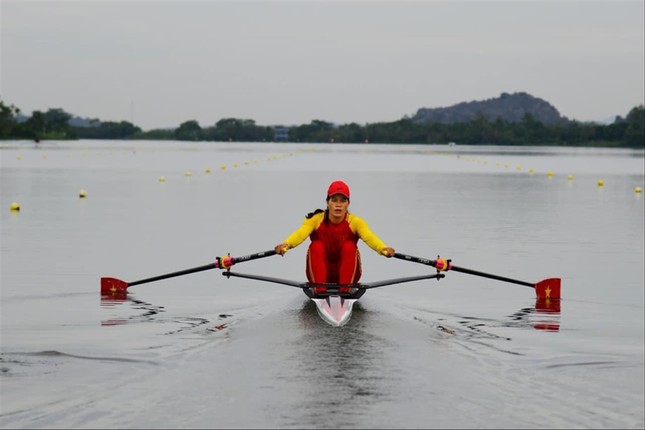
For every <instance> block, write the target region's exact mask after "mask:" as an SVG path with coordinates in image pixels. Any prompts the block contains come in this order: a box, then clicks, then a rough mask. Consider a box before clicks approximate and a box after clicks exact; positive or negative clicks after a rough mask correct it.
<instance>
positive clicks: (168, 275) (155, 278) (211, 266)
mask: <svg viewBox="0 0 645 430" xmlns="http://www.w3.org/2000/svg"><path fill="white" fill-rule="evenodd" d="M215 268H217V263H210V264H205V265H203V266H199V267H193V268H192V269H186V270H180V271H178V272H172V273H166V274H165V275H159V276H153V277H152V278H146V279H141V280H139V281H134V282H128V285H129V286H132V285H139V284H145V283H147V282H154V281H160V280H162V279H168V278H174V277H175V276H181V275H188V274H189V273H195V272H201V271H203V270H210V269H215Z"/></svg>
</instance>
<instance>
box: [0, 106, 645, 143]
mask: <svg viewBox="0 0 645 430" xmlns="http://www.w3.org/2000/svg"><path fill="white" fill-rule="evenodd" d="M19 114H20V109H18V108H16V107H15V106H13V105H9V106H8V105H5V104H4V103H3V101H2V100H1V99H0V139H28V140H35V141H40V140H62V139H117V140H118V139H124V140H125V139H127V140H136V139H141V140H180V141H216V142H227V141H231V142H275V141H287V142H312V143H314V142H318V143H319V142H335V143H395V144H396V143H399V144H423V143H428V144H442V143H450V142H456V143H459V144H463V145H481V144H487V145H545V146H552V145H560V146H604V147H629V148H643V147H644V146H645V110H644V108H643V105H639V106H636V107H634V108H633V109H631V110H630V111H629V113H628V114H627V116H626V117H625V118H622V117H620V116H617V117H616V118H615V120H614V122H613V123H611V124H607V125H603V124H596V123H582V122H578V121H569V122H567V123H566V124H562V125H545V124H543V123H542V122H540V121H538V120H536V119H535V117H533V115H531V114H530V113H526V114H525V115H524V117H523V119H522V121H519V122H509V121H505V120H503V119H500V118H496V119H494V120H489V119H488V118H487V117H486V115H485V114H483V113H481V114H479V115H478V116H477V117H476V118H474V119H473V120H471V121H468V122H463V123H456V124H443V123H439V122H417V121H414V120H412V119H411V118H409V117H407V116H406V117H404V118H401V119H399V120H396V121H392V122H377V123H371V124H365V125H360V124H357V123H349V124H341V125H335V124H333V123H331V122H327V121H321V120H313V121H311V123H309V124H302V125H297V126H291V127H273V126H260V125H257V124H256V123H255V121H254V120H252V119H238V118H224V119H220V120H219V121H217V122H216V123H215V124H214V125H212V126H207V127H202V126H201V125H200V124H199V122H197V121H195V120H189V121H185V122H183V123H181V124H180V125H179V127H177V128H176V129H153V130H149V131H143V130H142V129H141V128H140V127H137V126H136V125H134V124H132V123H130V122H128V121H121V122H113V121H100V120H98V119H96V120H91V121H90V123H89V124H88V126H73V125H70V120H71V119H72V115H71V114H69V113H67V112H65V111H64V110H63V109H61V108H52V109H48V110H47V111H45V112H41V111H34V112H33V113H32V115H31V116H30V117H28V118H27V119H26V120H25V121H19V120H18V115H19Z"/></svg>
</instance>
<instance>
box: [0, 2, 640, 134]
mask: <svg viewBox="0 0 645 430" xmlns="http://www.w3.org/2000/svg"><path fill="white" fill-rule="evenodd" d="M643 5H644V2H643V1H642V0H633V1H620V0H609V1H583V0H561V1H549V0H542V1H529V0H506V1H486V0H477V1H475V0H472V1H468V0H452V1H438V0H426V1H422V0H417V1H404V0H390V1H370V0H355V1H328V0H291V1H270V0H256V1H252V0H236V1H224V0H200V1H193V0H181V1H179V0H176V1H171V0H166V1H158V0H139V1H126V0H111V1H98V0H85V1H81V0H76V1H58V0H43V1H36V0H0V26H1V29H0V98H1V99H2V101H3V103H4V104H5V105H14V106H15V107H17V108H19V109H20V110H21V111H22V112H23V114H26V115H31V113H32V112H33V111H34V110H40V111H46V110H48V109H50V108H61V109H63V110H65V111H66V112H68V113H70V114H72V115H73V116H79V117H83V118H97V119H99V120H101V121H129V122H132V123H134V124H135V125H138V126H139V127H141V128H142V129H143V130H151V129H154V128H176V127H178V126H179V125H180V124H181V123H183V122H185V121H189V120H196V121H198V122H199V124H200V125H201V126H202V127H209V126H213V125H214V124H215V123H216V122H217V121H219V120H220V119H223V118H238V119H251V120H254V121H255V122H256V123H257V124H258V125H300V124H308V123H310V122H311V121H313V120H321V121H328V122H333V123H336V124H349V123H352V122H355V123H358V124H366V123H374V122H390V121H396V120H398V119H401V118H403V117H405V116H413V115H414V114H415V113H416V112H417V110H418V109H420V108H437V107H447V106H452V105H454V104H457V103H461V102H468V101H474V100H486V99H491V98H496V97H499V96H500V94H501V93H504V92H505V93H514V92H526V93H528V94H530V95H532V96H534V97H539V98H541V99H543V100H545V101H547V102H549V103H551V104H552V105H553V106H554V107H555V108H556V109H557V110H558V111H559V112H560V114H561V115H563V116H566V117H567V118H569V119H573V120H578V121H606V120H608V119H612V120H613V118H615V116H616V115H620V116H623V117H624V116H626V115H627V114H628V113H629V111H630V110H631V109H632V108H634V107H635V106H638V105H641V104H643V103H644V101H643V99H644V84H643V81H644V76H645V72H644V42H643V40H644V35H645V34H644V24H643V21H644V18H643V16H644V6H643Z"/></svg>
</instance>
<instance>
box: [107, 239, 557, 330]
mask: <svg viewBox="0 0 645 430" xmlns="http://www.w3.org/2000/svg"><path fill="white" fill-rule="evenodd" d="M272 255H276V252H275V251H274V250H269V251H263V252H258V253H255V254H250V255H245V256H242V257H231V256H227V257H217V259H216V261H215V262H213V263H209V264H206V265H203V266H198V267H194V268H192V269H186V270H180V271H178V272H172V273H167V274H164V275H159V276H154V277H152V278H147V279H142V280H139V281H134V282H125V281H122V280H120V279H117V278H110V277H102V278H101V295H102V296H104V297H111V298H115V297H125V296H126V294H127V289H128V287H131V286H133V285H139V284H144V283H147V282H153V281H159V280H162V279H167V278H172V277H175V276H181V275H187V274H189V273H195V272H200V271H203V270H210V269H222V270H223V272H222V275H224V276H226V277H227V278H230V277H231V276H232V277H237V278H245V279H254V280H257V281H265V282H273V283H277V284H282V285H288V286H290V287H295V288H300V289H301V290H302V291H303V292H304V293H305V294H306V295H307V297H309V298H310V299H311V300H312V301H313V302H314V303H315V304H316V309H317V310H318V314H319V315H320V317H321V318H322V319H323V320H324V321H325V322H327V323H329V324H331V325H333V326H336V327H340V326H342V325H344V324H346V323H347V322H348V321H349V319H350V318H351V315H352V309H353V306H354V303H356V301H357V300H358V299H359V298H360V297H361V296H362V295H363V294H365V292H366V291H367V290H369V289H371V288H378V287H384V286H386V285H395V284H402V283H404V282H413V281H421V280H425V279H437V280H439V279H441V278H443V277H445V275H444V274H443V273H440V272H441V271H448V270H450V271H455V272H461V273H467V274H469V275H475V276H481V277H484V278H489V279H495V280H498V281H503V282H510V283H513V284H518V285H524V286H526V287H530V288H533V289H534V290H535V294H536V297H537V299H538V301H540V302H541V303H542V304H544V307H546V308H550V307H551V303H552V302H553V303H555V304H557V305H558V306H559V300H560V286H561V279H560V278H548V279H544V280H542V281H539V282H536V283H532V282H526V281H520V280H517V279H511V278H507V277H504V276H499V275H493V274H490V273H484V272H480V271H477V270H472V269H467V268H465V267H459V266H454V265H453V264H452V262H451V260H446V259H443V258H437V260H430V259H427V258H420V257H415V256H412V255H407V254H399V253H395V254H394V255H393V257H394V258H398V259H401V260H405V261H410V262H414V263H419V264H423V265H426V266H432V267H434V268H435V269H436V270H437V273H433V274H427V275H419V276H408V277H405V278H395V279H387V280H384V281H378V282H370V283H358V284H350V285H339V284H312V283H309V282H297V281H291V280H288V279H282V278H272V277H269V276H261V275H252V274H248V273H239V272H232V271H231V267H232V266H233V265H234V264H236V263H242V262H246V261H250V260H255V259H258V258H264V257H269V256H272ZM319 287H324V290H325V292H324V293H316V291H319V290H320V288H319ZM348 287H349V292H345V291H346V289H347V288H348ZM341 289H342V290H343V291H342V292H341ZM541 306H542V305H541Z"/></svg>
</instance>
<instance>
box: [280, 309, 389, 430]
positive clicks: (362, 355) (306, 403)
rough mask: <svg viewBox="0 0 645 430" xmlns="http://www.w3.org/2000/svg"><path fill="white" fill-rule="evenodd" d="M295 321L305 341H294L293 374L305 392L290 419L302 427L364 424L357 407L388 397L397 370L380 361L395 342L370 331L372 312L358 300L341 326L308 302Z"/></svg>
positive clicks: (365, 408)
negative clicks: (388, 370) (384, 365)
mask: <svg viewBox="0 0 645 430" xmlns="http://www.w3.org/2000/svg"><path fill="white" fill-rule="evenodd" d="M299 319H300V321H301V322H302V324H303V326H304V333H305V336H306V337H307V341H306V342H304V341H303V342H296V344H295V345H294V348H293V349H294V351H293V353H294V355H295V356H297V357H298V360H295V361H294V363H295V366H296V369H294V375H296V376H297V377H298V378H299V383H298V385H299V390H300V391H301V392H302V393H303V394H305V395H303V396H301V400H300V401H299V404H298V405H296V407H297V410H298V411H299V412H300V413H299V414H295V415H291V416H290V417H289V419H293V420H298V423H297V424H299V425H302V426H303V427H304V428H309V427H320V426H321V424H323V423H324V426H325V427H329V428H347V427H360V423H361V422H364V418H363V417H362V416H361V415H362V414H363V412H361V411H362V410H367V409H368V408H367V406H369V405H370V404H375V403H376V402H377V400H378V401H379V402H380V401H382V399H383V398H384V397H386V396H388V395H389V390H388V387H389V386H391V384H390V382H389V380H391V379H392V378H393V375H396V372H394V373H392V372H384V371H383V361H385V358H384V353H385V351H386V350H387V349H388V347H390V348H395V346H394V345H392V344H390V343H389V342H387V340H386V339H385V338H383V337H380V336H376V335H374V334H373V333H372V332H371V331H370V327H371V328H372V329H373V326H374V323H375V321H374V312H371V311H367V310H365V309H364V308H363V307H362V305H361V303H360V302H356V303H355V304H354V311H353V314H352V317H351V319H350V320H349V322H348V323H347V324H346V325H344V326H342V327H333V326H331V325H329V324H327V323H326V322H324V321H323V320H322V319H321V318H320V317H319V316H318V312H317V310H316V306H315V304H314V303H313V302H312V301H311V300H307V301H306V302H305V303H304V305H303V307H302V309H301V310H300V312H299ZM346 411H351V413H349V414H348V413H344V412H346ZM335 412H337V413H335ZM364 413H367V412H364ZM293 424H295V423H293ZM285 425H287V426H288V425H289V423H285Z"/></svg>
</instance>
